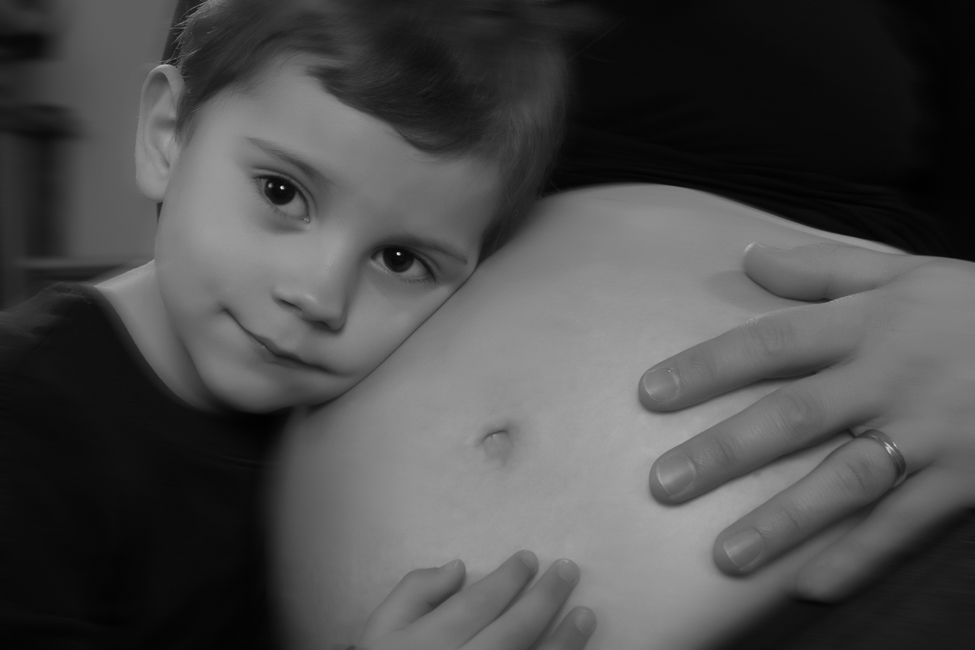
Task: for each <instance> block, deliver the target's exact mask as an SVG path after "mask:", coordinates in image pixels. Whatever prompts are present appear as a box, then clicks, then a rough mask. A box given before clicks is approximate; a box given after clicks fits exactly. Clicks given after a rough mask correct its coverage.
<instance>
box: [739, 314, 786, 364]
mask: <svg viewBox="0 0 975 650" xmlns="http://www.w3.org/2000/svg"><path fill="white" fill-rule="evenodd" d="M776 316H778V314H773V315H767V316H759V317H758V318H753V319H751V320H749V321H748V322H747V323H745V325H744V326H743V328H744V334H745V341H746V343H747V348H748V349H749V350H750V352H751V354H753V355H754V356H755V357H756V358H757V359H758V360H759V361H768V360H771V359H781V358H782V357H783V356H786V355H788V353H789V352H790V351H791V350H792V349H793V348H794V346H795V341H796V332H795V327H794V326H793V324H792V323H791V321H789V320H788V319H786V318H781V317H776Z"/></svg>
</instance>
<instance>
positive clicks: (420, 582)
mask: <svg viewBox="0 0 975 650" xmlns="http://www.w3.org/2000/svg"><path fill="white" fill-rule="evenodd" d="M537 570H538V559H537V558H536V557H535V555H534V554H533V553H530V552H528V551H519V552H518V553H515V554H514V555H513V556H512V557H510V558H508V560H506V561H505V562H504V563H503V564H502V565H501V566H500V567H499V568H497V569H495V570H494V571H493V572H492V573H490V574H488V575H487V576H485V577H484V578H482V579H481V580H479V581H477V582H475V583H474V584H472V585H471V586H469V587H468V588H466V589H464V590H463V591H459V590H460V587H461V585H462V584H463V582H464V564H463V563H462V562H461V561H460V560H455V561H454V562H451V563H450V564H447V565H445V566H442V567H440V568H439V569H419V570H417V571H412V572H410V573H408V574H407V575H406V577H405V578H403V579H402V580H401V581H400V583H399V584H398V585H396V587H395V588H394V589H393V591H392V592H391V593H390V594H389V596H387V597H386V600H384V601H383V602H382V604H381V605H380V606H379V607H378V608H376V611H374V612H373V613H372V615H371V616H370V617H369V620H368V621H367V622H366V627H365V630H363V632H362V637H361V638H360V639H359V643H358V645H357V646H356V648H359V649H365V648H368V650H386V649H389V650H411V649H413V650H447V649H454V648H463V649H464V650H519V649H520V648H528V647H529V646H531V645H532V644H533V643H534V642H535V641H536V640H537V639H538V638H539V637H540V636H541V635H542V633H543V632H544V631H545V629H546V628H547V627H548V625H549V623H550V622H551V621H552V619H553V618H554V617H555V615H556V614H557V613H558V611H559V609H560V608H561V607H562V605H563V604H564V603H565V601H566V599H567V598H568V597H569V592H571V591H572V588H573V587H575V584H576V582H577V581H578V579H579V569H578V568H577V567H576V565H575V564H573V563H572V562H570V561H569V560H558V561H556V562H554V563H553V564H552V566H551V567H549V569H548V571H546V572H545V575H543V576H542V577H541V578H539V580H538V582H537V583H535V585H533V586H532V588H531V589H529V590H528V591H526V592H525V593H524V594H522V595H521V596H520V597H519V594H521V592H522V590H523V589H524V587H525V585H527V584H528V582H529V581H530V580H531V579H532V577H533V576H534V575H535V573H536V571H537ZM595 625H596V618H595V616H593V613H592V612H591V611H590V610H588V609H586V608H584V607H577V608H575V609H573V610H572V611H571V612H569V613H568V614H567V615H566V617H565V618H564V619H563V620H562V622H561V623H560V624H559V626H558V627H557V628H555V631H554V632H553V633H552V635H551V636H550V637H549V638H548V639H547V640H546V642H545V643H543V644H542V645H541V646H540V647H539V650H580V649H581V648H582V647H583V646H585V644H586V641H588V640H589V637H590V635H591V634H592V631H593V629H594V628H595Z"/></svg>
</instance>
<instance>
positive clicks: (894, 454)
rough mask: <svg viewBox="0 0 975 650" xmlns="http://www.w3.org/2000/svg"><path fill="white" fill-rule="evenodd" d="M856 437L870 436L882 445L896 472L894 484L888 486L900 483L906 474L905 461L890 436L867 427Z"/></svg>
mask: <svg viewBox="0 0 975 650" xmlns="http://www.w3.org/2000/svg"><path fill="white" fill-rule="evenodd" d="M857 437H858V438H870V439H871V440H875V441H877V442H879V443H880V444H881V445H883V448H884V449H885V450H886V451H887V455H888V456H890V459H891V460H892V461H893V462H894V471H895V472H896V473H897V476H896V477H895V478H894V484H893V485H892V486H890V487H891V489H893V488H895V487H897V486H898V485H900V484H901V481H903V480H904V477H906V476H907V461H906V460H904V454H902V453H901V450H900V449H898V448H897V445H896V444H894V441H893V440H891V439H890V436H888V435H887V434H886V433H884V432H883V431H880V430H878V429H867V430H866V431H864V432H863V433H861V434H860V435H859V436H857Z"/></svg>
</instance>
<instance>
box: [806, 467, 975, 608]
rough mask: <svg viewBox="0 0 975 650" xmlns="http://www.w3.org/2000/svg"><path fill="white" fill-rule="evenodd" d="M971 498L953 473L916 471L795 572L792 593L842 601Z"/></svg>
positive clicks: (816, 598)
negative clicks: (796, 573)
mask: <svg viewBox="0 0 975 650" xmlns="http://www.w3.org/2000/svg"><path fill="white" fill-rule="evenodd" d="M972 496H973V495H972V494H971V487H970V486H967V485H966V484H965V482H964V481H963V480H959V478H958V477H957V476H955V475H953V474H951V473H948V472H941V471H937V470H934V469H933V468H932V469H928V470H925V471H922V472H919V473H918V474H916V475H915V476H912V477H911V478H910V480H908V481H905V482H904V483H903V484H902V485H901V486H900V487H898V488H897V490H895V491H893V492H891V493H890V495H889V496H886V497H884V498H883V499H881V500H880V502H878V503H877V506H876V508H874V509H873V511H872V512H871V513H870V514H869V515H868V516H867V518H866V519H864V520H863V521H862V522H860V523H859V524H857V525H856V526H855V527H854V528H853V529H852V530H850V531H849V532H848V533H846V534H845V535H844V536H843V537H841V538H840V539H839V540H837V541H836V542H834V543H833V544H831V545H830V546H829V547H828V548H826V549H825V550H823V551H822V552H820V553H819V554H818V555H817V556H816V557H815V558H813V559H812V560H810V561H809V562H808V563H806V565H805V566H803V567H802V569H801V570H800V571H799V575H798V578H797V580H796V591H797V592H798V594H799V595H800V596H802V597H803V598H808V599H810V600H820V601H835V600H839V599H841V598H845V597H846V596H848V595H850V594H851V593H853V592H854V591H855V590H856V589H858V588H859V587H861V586H863V585H864V584H865V583H866V582H867V581H869V580H870V578H872V577H873V576H876V575H878V574H879V572H880V570H881V569H883V568H884V567H886V566H888V565H889V564H890V563H891V562H892V561H893V560H894V559H896V558H897V557H898V556H900V555H902V554H904V553H905V552H907V551H910V550H911V548H912V547H914V546H915V545H916V544H917V543H918V542H920V541H921V540H922V539H923V538H924V537H925V536H926V535H928V534H930V533H931V532H933V531H934V530H935V529H936V528H937V527H938V526H940V525H942V524H944V523H945V522H947V521H948V520H949V519H950V518H951V517H952V516H954V515H957V514H958V513H960V512H962V511H963V510H964V509H965V508H966V507H967V506H968V505H969V503H970V502H971V499H972Z"/></svg>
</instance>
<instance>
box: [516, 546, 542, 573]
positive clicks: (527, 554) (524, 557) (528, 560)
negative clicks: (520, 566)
mask: <svg viewBox="0 0 975 650" xmlns="http://www.w3.org/2000/svg"><path fill="white" fill-rule="evenodd" d="M518 557H520V558H521V561H522V562H524V563H525V566H526V567H528V569H529V570H531V571H538V558H537V557H535V554H534V553H532V552H531V551H522V552H521V553H519V554H518Z"/></svg>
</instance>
